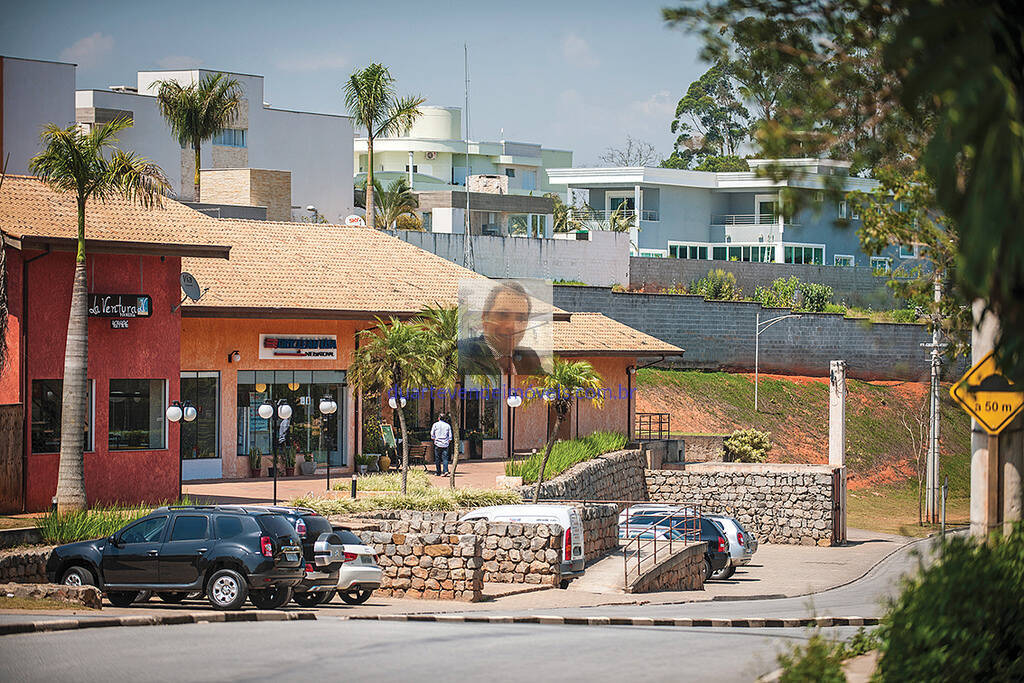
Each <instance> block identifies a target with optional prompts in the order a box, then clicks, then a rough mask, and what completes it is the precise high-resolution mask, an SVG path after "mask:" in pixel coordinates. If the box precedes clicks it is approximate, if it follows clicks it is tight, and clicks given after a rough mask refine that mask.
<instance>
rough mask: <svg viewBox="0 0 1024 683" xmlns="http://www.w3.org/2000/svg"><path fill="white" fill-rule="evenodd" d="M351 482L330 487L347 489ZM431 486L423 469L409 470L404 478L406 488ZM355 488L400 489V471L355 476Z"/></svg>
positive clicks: (418, 489)
mask: <svg viewBox="0 0 1024 683" xmlns="http://www.w3.org/2000/svg"><path fill="white" fill-rule="evenodd" d="M350 487H351V484H349V483H348V482H341V483H339V484H335V485H334V486H332V487H331V488H333V489H334V490H335V491H348V490H349V488H350ZM430 488H432V487H431V486H430V475H429V474H427V473H426V472H424V471H423V470H413V469H410V470H409V476H408V479H407V480H406V490H407V491H412V492H417V491H426V490H427V489H430ZM356 490H357V491H401V490H402V473H401V472H376V473H374V474H364V475H360V476H358V477H356Z"/></svg>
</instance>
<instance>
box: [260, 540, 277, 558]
mask: <svg viewBox="0 0 1024 683" xmlns="http://www.w3.org/2000/svg"><path fill="white" fill-rule="evenodd" d="M260 552H262V553H263V556H264V557H273V556H274V544H273V543H271V542H270V536H260Z"/></svg>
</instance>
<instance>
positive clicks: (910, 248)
mask: <svg viewBox="0 0 1024 683" xmlns="http://www.w3.org/2000/svg"><path fill="white" fill-rule="evenodd" d="M916 257H917V254H916V253H914V245H913V244H901V245H900V258H916Z"/></svg>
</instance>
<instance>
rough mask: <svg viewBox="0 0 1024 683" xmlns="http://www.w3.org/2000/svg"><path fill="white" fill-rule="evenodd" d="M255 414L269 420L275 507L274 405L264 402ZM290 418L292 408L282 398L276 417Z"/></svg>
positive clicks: (275, 429)
mask: <svg viewBox="0 0 1024 683" xmlns="http://www.w3.org/2000/svg"><path fill="white" fill-rule="evenodd" d="M256 414H257V415H259V416H260V417H262V418H263V419H264V420H270V445H271V451H272V453H273V458H274V505H277V469H278V467H277V441H278V435H277V432H278V426H277V425H275V424H274V420H273V419H272V418H273V417H274V404H272V403H271V402H270V401H269V400H267V401H264V402H263V403H261V404H260V406H259V407H258V408H257V409H256ZM291 416H292V407H291V406H290V405H288V402H287V401H285V400H284V399H283V398H282V399H281V400H279V401H278V402H277V417H278V419H279V420H288V419H290V418H291Z"/></svg>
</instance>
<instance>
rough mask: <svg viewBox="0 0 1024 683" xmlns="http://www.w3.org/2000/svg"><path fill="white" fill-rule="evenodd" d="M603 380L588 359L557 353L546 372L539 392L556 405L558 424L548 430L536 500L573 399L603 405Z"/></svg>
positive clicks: (534, 397) (534, 494)
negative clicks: (562, 357) (563, 355)
mask: <svg viewBox="0 0 1024 683" xmlns="http://www.w3.org/2000/svg"><path fill="white" fill-rule="evenodd" d="M603 383H604V380H602V379H601V375H599V374H597V371H596V370H594V367H593V366H592V365H591V364H590V363H588V362H587V361H584V360H580V361H566V360H562V359H561V358H557V357H556V358H555V359H554V365H553V366H552V368H551V372H550V373H548V374H546V375H544V376H543V377H542V378H541V380H540V382H539V383H538V385H537V388H538V389H539V392H538V393H539V394H540V395H541V396H542V397H543V398H544V400H545V401H546V402H548V403H551V404H552V405H553V406H554V408H555V424H554V425H552V427H551V433H550V434H548V443H547V447H546V448H545V450H544V459H543V460H541V462H540V474H539V475H538V476H537V484H536V486H535V487H534V490H533V502H534V503H536V502H537V501H538V500H539V499H540V487H541V484H543V483H544V468H546V467H547V466H548V458H549V457H551V448H552V446H554V445H555V436H556V435H557V434H558V428H559V427H561V425H562V423H563V422H565V418H566V416H567V415H568V414H569V410H570V409H571V408H572V404H573V400H574V399H575V398H576V397H577V396H580V397H587V398H589V399H590V401H591V403H593V404H594V405H595V406H597V407H598V408H600V407H601V406H602V405H604V393H603V391H602V386H603ZM536 397H537V396H536V394H534V395H532V396H530V397H529V398H530V399H531V400H535V399H536Z"/></svg>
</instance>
